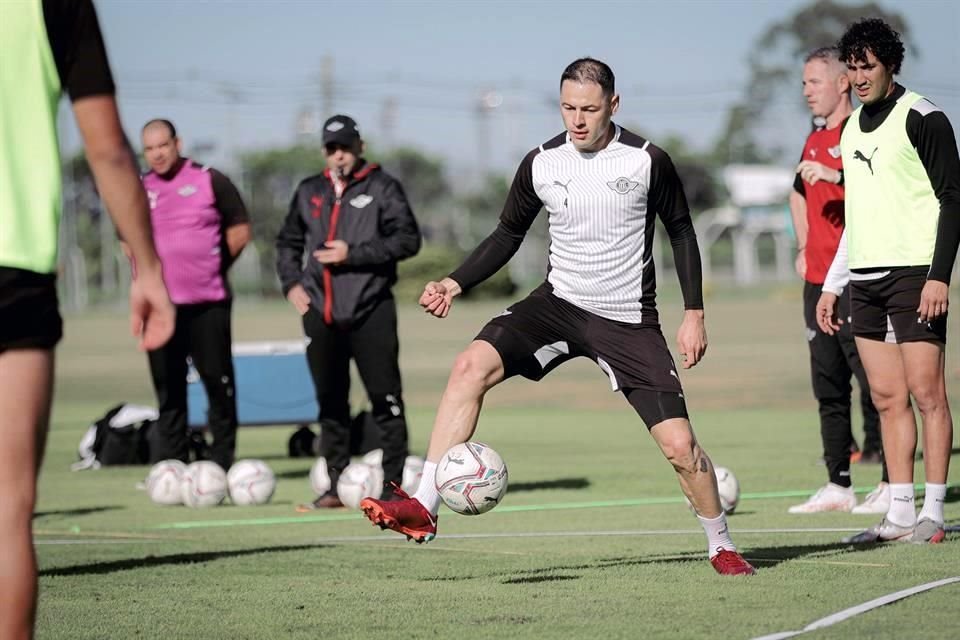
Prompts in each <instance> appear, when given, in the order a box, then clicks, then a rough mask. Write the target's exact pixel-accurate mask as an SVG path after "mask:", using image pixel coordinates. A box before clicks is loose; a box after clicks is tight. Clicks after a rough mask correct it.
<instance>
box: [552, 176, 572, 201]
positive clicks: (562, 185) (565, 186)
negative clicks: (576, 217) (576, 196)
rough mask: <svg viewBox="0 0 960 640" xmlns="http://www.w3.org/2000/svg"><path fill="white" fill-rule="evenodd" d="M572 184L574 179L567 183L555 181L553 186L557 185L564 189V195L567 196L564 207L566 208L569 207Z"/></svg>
mask: <svg viewBox="0 0 960 640" xmlns="http://www.w3.org/2000/svg"><path fill="white" fill-rule="evenodd" d="M571 182H573V178H570V179H569V180H567V182H566V183H563V182H560V181H559V180H554V181H553V184H555V185H557V186H558V187H561V188H562V189H563V191H564V193H566V194H567V195H565V196H564V197H563V206H564V207H566V206H567V201H568V200H569V199H570V189H569V186H570V183H571Z"/></svg>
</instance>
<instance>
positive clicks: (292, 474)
mask: <svg viewBox="0 0 960 640" xmlns="http://www.w3.org/2000/svg"><path fill="white" fill-rule="evenodd" d="M309 475H310V469H291V470H290V471H281V472H279V473H277V472H274V474H273V476H274V477H275V478H276V479H277V480H300V479H301V478H306V477H307V476H309Z"/></svg>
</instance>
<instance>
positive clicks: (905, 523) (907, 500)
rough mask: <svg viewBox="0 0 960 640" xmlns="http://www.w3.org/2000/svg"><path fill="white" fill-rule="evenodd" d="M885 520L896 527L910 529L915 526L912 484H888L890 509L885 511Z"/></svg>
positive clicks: (915, 514) (915, 516) (915, 511)
mask: <svg viewBox="0 0 960 640" xmlns="http://www.w3.org/2000/svg"><path fill="white" fill-rule="evenodd" d="M887 520H888V521H890V522H892V523H893V524H895V525H897V526H898V527H912V526H914V525H915V524H917V509H916V506H914V502H913V485H912V484H893V483H890V508H889V509H888V510H887Z"/></svg>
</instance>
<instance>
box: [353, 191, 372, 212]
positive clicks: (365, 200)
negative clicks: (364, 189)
mask: <svg viewBox="0 0 960 640" xmlns="http://www.w3.org/2000/svg"><path fill="white" fill-rule="evenodd" d="M371 202H373V196H370V195H367V194H365V193H363V194H361V195H359V196H357V197H356V198H354V199H353V200H351V201H350V204H352V205H353V206H354V207H356V208H357V209H363V208H364V207H365V206H367V205H368V204H370V203H371Z"/></svg>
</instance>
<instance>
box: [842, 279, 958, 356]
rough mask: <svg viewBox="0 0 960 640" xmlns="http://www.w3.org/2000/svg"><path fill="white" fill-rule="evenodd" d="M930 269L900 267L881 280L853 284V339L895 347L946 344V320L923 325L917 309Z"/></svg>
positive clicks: (851, 301)
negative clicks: (888, 344) (890, 344)
mask: <svg viewBox="0 0 960 640" xmlns="http://www.w3.org/2000/svg"><path fill="white" fill-rule="evenodd" d="M928 271H929V267H898V268H895V269H891V270H890V272H889V273H888V274H887V275H885V276H883V277H882V278H877V279H875V280H851V281H850V310H851V315H852V317H853V335H855V336H857V337H860V338H867V339H869V340H880V341H882V342H889V343H892V344H901V343H904V342H939V343H941V344H946V342H947V316H946V314H944V315H942V316H940V317H939V318H937V319H936V320H934V321H933V322H920V321H919V320H920V315H919V314H918V313H917V308H918V307H919V306H920V292H921V291H922V290H923V285H924V284H926V282H927V273H928Z"/></svg>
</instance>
